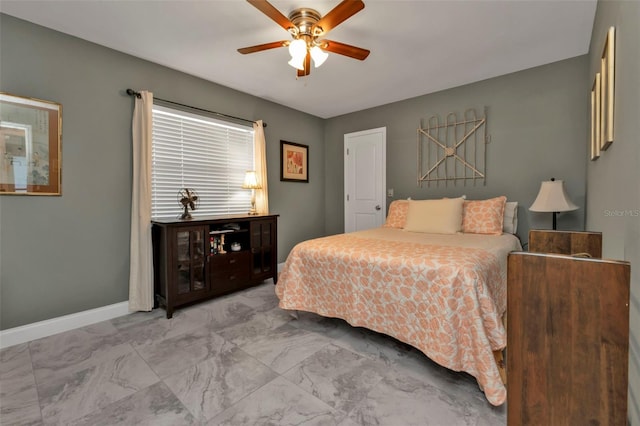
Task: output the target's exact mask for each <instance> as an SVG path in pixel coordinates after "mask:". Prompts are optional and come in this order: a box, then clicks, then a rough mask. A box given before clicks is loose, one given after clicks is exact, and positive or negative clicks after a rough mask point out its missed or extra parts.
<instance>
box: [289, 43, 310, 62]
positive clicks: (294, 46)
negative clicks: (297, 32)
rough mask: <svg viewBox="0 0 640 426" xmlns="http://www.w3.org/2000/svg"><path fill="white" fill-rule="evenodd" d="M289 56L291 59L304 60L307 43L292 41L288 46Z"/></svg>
mask: <svg viewBox="0 0 640 426" xmlns="http://www.w3.org/2000/svg"><path fill="white" fill-rule="evenodd" d="M289 55H291V59H293V60H298V59H299V58H302V59H304V57H305V56H306V55H307V43H305V41H304V40H302V39H301V38H299V39H296V40H293V41H292V42H291V43H290V44H289Z"/></svg>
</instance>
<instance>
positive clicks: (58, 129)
mask: <svg viewBox="0 0 640 426" xmlns="http://www.w3.org/2000/svg"><path fill="white" fill-rule="evenodd" d="M61 160H62V105H61V104H59V103H56V102H51V101H45V100H42V99H35V98H28V97H23V96H16V95H12V94H9V93H4V92H0V195H61V194H62V161H61Z"/></svg>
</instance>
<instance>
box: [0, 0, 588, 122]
mask: <svg viewBox="0 0 640 426" xmlns="http://www.w3.org/2000/svg"><path fill="white" fill-rule="evenodd" d="M364 2H365V8H364V9H363V10H362V11H360V12H359V13H357V14H356V15H354V16H353V17H351V18H350V19H348V20H346V21H345V22H343V23H342V24H340V26H338V27H336V28H335V29H334V30H332V31H331V32H330V33H329V34H328V35H327V38H328V39H331V40H336V41H340V42H343V43H347V44H351V45H355V46H359V47H363V48H366V49H369V50H371V54H370V55H369V57H368V58H367V59H366V60H365V61H363V62H361V61H358V60H354V59H351V58H347V57H344V56H341V55H337V54H330V56H329V59H327V61H326V62H325V64H324V65H322V67H320V68H318V69H312V71H311V75H310V76H308V77H304V78H300V79H296V76H295V70H294V69H293V68H291V67H290V66H289V65H287V61H288V60H289V55H288V53H287V49H286V48H280V49H273V50H268V51H264V52H260V53H254V54H250V55H241V54H239V53H238V52H237V51H236V49H237V48H240V47H246V46H252V45H256V44H261V43H267V42H271V41H278V40H287V39H289V38H290V36H289V34H288V33H287V32H286V31H285V30H284V29H282V28H281V27H280V26H278V25H277V24H276V23H275V22H273V21H272V20H270V19H269V18H268V17H266V16H265V15H263V14H262V13H261V12H260V11H258V10H257V9H256V8H254V7H253V6H251V5H250V4H249V3H247V2H245V1H241V0H200V1H191V0H156V1H149V0H119V1H113V0H101V1H96V0H84V1H72V0H45V1H33V0H31V1H27V0H20V1H17V0H2V1H0V12H2V13H6V14H8V15H12V16H15V17H18V18H21V19H24V20H27V21H30V22H34V23H36V24H39V25H43V26H45V27H49V28H53V29H55V30H58V31H61V32H64V33H67V34H71V35H74V36H77V37H80V38H83V39H86V40H89V41H92V42H94V43H97V44H100V45H103V46H107V47H110V48H112V49H115V50H118V51H121V52H125V53H128V54H131V55H134V56H137V57H140V58H143V59H147V60H149V61H152V62H155V63H158V64H162V65H165V66H168V67H170V68H174V69H176V70H180V71H183V72H185V73H188V74H192V75H195V76H198V77H201V78H204V79H206V80H210V81H213V82H215V83H219V84H222V85H224V86H227V87H231V88H234V89H237V90H240V91H242V92H246V93H250V94H253V95H255V96H259V97H261V98H264V99H267V100H270V101H273V102H276V103H279V104H282V105H286V106H289V107H291V108H294V109H297V110H300V111H304V112H307V113H309V114H313V115H315V116H318V117H322V118H329V117H334V116H337V115H341V114H346V113H349V112H353V111H359V110H362V109H366V108H370V107H374V106H378V105H383V104H386V103H390V102H394V101H399V100H403V99H407V98H411V97H415V96H419V95H423V94H427V93H433V92H435V91H439V90H443V89H447V88H451V87H455V86H460V85H462V84H467V83H472V82H475V81H480V80H484V79H487V78H491V77H495V76H498V75H503V74H507V73H511V72H514V71H519V70H523V69H526V68H531V67H534V66H537V65H542V64H547V63H551V62H554V61H558V60H562V59H566V58H570V57H574V56H578V55H582V54H585V53H587V52H588V50H589V41H590V37H591V29H592V26H593V19H594V16H595V10H596V0H569V1H562V0H503V1H488V0H468V1H459V0H448V1H433V0H414V1H400V0H364ZM271 3H272V4H273V5H274V6H275V7H276V8H277V9H278V10H280V11H281V12H282V13H283V14H284V15H288V14H289V12H290V11H291V10H293V9H295V8H298V7H312V8H314V9H316V10H317V11H318V12H320V14H322V15H324V14H326V13H327V12H329V11H330V10H331V9H332V8H333V7H335V6H336V5H337V4H338V3H339V1H338V0H331V1H328V0H322V1H315V0H314V1H311V0H296V1H291V0H272V1H271ZM136 89H145V88H144V87H139V88H136ZM157 96H159V97H162V94H161V93H158V94H157Z"/></svg>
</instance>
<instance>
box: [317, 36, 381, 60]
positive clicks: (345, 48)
mask: <svg viewBox="0 0 640 426" xmlns="http://www.w3.org/2000/svg"><path fill="white" fill-rule="evenodd" d="M321 48H322V50H326V51H327V52H332V53H337V54H338V55H344V56H348V57H350V58H354V59H359V60H361V61H364V60H365V59H367V56H369V53H370V51H369V50H367V49H362V48H360V47H356V46H351V45H349V44H344V43H340V42H339V41H333V40H322V45H321Z"/></svg>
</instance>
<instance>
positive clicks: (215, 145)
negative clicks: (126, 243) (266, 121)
mask: <svg viewBox="0 0 640 426" xmlns="http://www.w3.org/2000/svg"><path fill="white" fill-rule="evenodd" d="M253 149H254V147H253V129H252V128H248V127H244V126H240V125H234V124H232V123H228V122H223V121H221V120H216V119H214V118H211V117H207V116H204V115H199V114H193V113H190V112H185V111H181V110H177V109H173V108H168V107H165V106H162V105H154V106H153V134H152V168H151V200H152V203H151V217H152V218H154V219H170V218H178V217H179V216H180V214H181V213H182V211H183V209H182V206H181V205H180V204H179V202H178V192H179V191H180V190H181V189H182V188H190V189H194V190H195V191H196V192H197V194H198V198H199V205H198V208H197V210H196V211H195V215H198V216H204V215H217V214H235V213H246V212H247V211H248V210H249V208H250V207H251V192H250V191H249V190H246V189H242V182H243V180H244V175H245V172H246V171H247V170H254V165H253V164H254V155H253Z"/></svg>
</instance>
